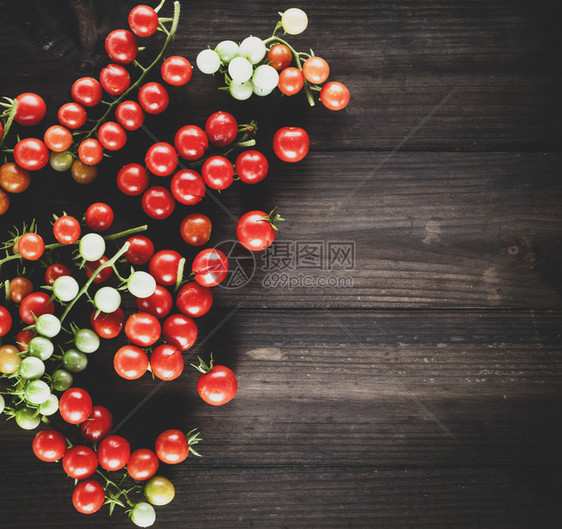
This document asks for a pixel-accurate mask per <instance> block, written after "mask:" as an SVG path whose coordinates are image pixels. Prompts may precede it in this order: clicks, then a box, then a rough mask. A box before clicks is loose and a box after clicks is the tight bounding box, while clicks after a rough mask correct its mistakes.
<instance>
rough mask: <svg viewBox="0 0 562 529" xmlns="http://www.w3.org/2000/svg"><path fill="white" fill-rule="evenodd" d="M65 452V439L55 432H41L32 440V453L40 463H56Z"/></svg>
mask: <svg viewBox="0 0 562 529" xmlns="http://www.w3.org/2000/svg"><path fill="white" fill-rule="evenodd" d="M65 452H66V439H65V438H64V435H62V434H61V433H60V432H57V431H56V430H43V431H42V432H39V433H38V434H37V435H36V436H35V438H34V439H33V453H34V454H35V455H36V456H37V458H38V459H40V460H41V461H45V462H47V463H52V462H53V461H58V460H59V459H60V458H61V457H62V456H64V454H65Z"/></svg>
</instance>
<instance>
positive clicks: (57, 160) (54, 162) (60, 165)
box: [49, 151, 74, 173]
mask: <svg viewBox="0 0 562 529" xmlns="http://www.w3.org/2000/svg"><path fill="white" fill-rule="evenodd" d="M72 162H74V156H72V154H71V153H70V152H68V151H64V152H52V153H51V156H49V163H50V164H51V167H52V168H53V169H54V170H55V171H58V172H59V173H62V172H63V171H68V170H69V169H70V167H71V166H72Z"/></svg>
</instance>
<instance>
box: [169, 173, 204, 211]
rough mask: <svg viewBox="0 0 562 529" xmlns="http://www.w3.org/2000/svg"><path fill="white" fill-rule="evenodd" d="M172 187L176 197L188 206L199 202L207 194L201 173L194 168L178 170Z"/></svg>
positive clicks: (173, 178)
mask: <svg viewBox="0 0 562 529" xmlns="http://www.w3.org/2000/svg"><path fill="white" fill-rule="evenodd" d="M170 189H171V191H172V194H173V195H174V198H175V199H176V200H177V201H178V202H179V203H180V204H185V205H187V206H193V205H194V204H197V203H198V202H200V201H201V200H203V197H204V196H205V182H203V179H202V178H201V175H200V174H199V173H198V172H197V171H194V170H193V169H183V170H182V171H178V172H177V173H176V174H175V175H174V176H173V177H172V181H171V182H170Z"/></svg>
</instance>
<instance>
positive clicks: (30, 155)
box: [14, 138, 49, 171]
mask: <svg viewBox="0 0 562 529" xmlns="http://www.w3.org/2000/svg"><path fill="white" fill-rule="evenodd" d="M14 160H15V162H16V163H17V164H18V165H19V166H20V167H22V168H23V169H27V170H28V171H38V170H39V169H43V167H45V166H46V165H47V162H48V161H49V149H47V146H46V145H45V144H44V143H43V142H42V141H41V140H38V139H37V138H24V139H23V140H20V141H18V142H17V143H16V146H15V147H14Z"/></svg>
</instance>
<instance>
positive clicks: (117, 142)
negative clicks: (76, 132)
mask: <svg viewBox="0 0 562 529" xmlns="http://www.w3.org/2000/svg"><path fill="white" fill-rule="evenodd" d="M98 140H99V142H100V143H101V144H102V147H103V148H104V149H107V150H108V151H118V150H119V149H122V148H123V147H124V146H125V143H127V133H126V132H125V130H124V129H123V127H122V126H121V125H119V123H115V122H114V121H108V122H106V123H104V124H103V125H102V126H101V127H100V128H99V129H98Z"/></svg>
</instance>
